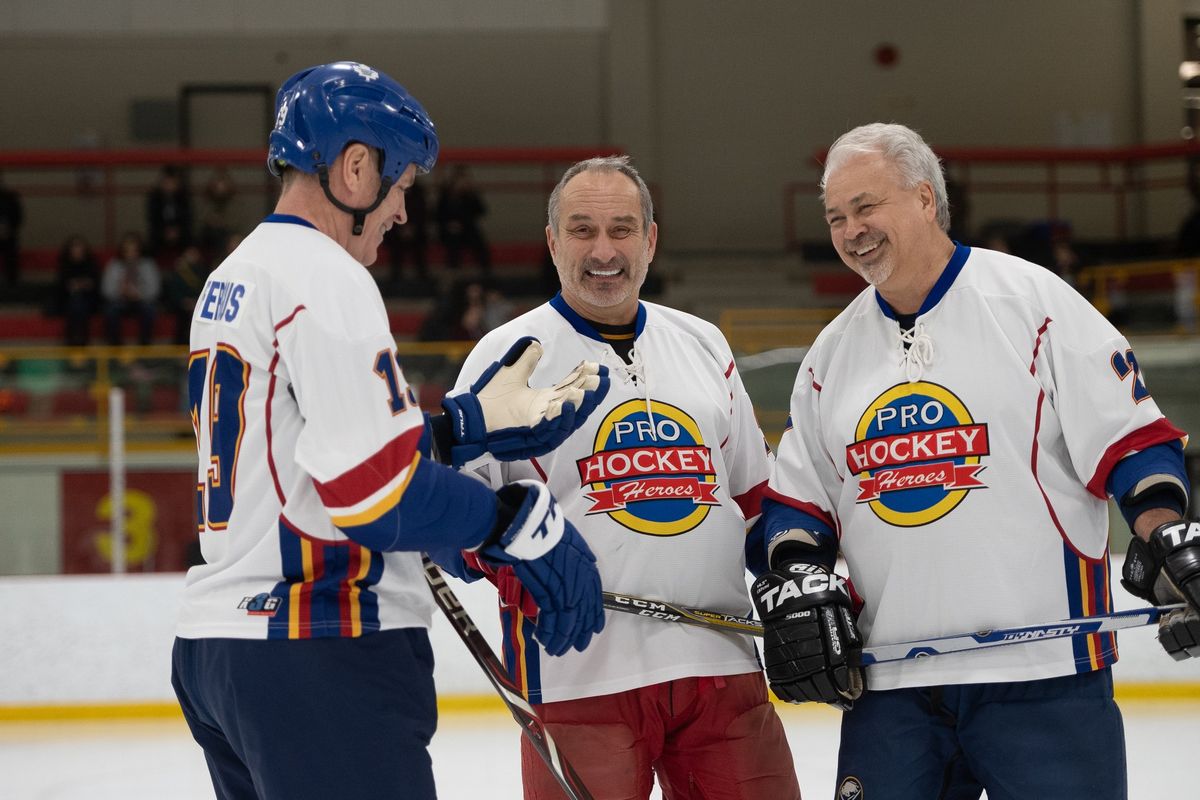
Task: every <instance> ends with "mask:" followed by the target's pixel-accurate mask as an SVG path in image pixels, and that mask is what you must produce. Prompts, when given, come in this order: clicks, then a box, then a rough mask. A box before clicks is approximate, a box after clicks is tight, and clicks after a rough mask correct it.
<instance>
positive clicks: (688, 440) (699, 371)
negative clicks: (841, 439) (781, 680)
mask: <svg viewBox="0 0 1200 800" xmlns="http://www.w3.org/2000/svg"><path fill="white" fill-rule="evenodd" d="M525 335H530V336H535V337H537V338H538V339H539V340H541V341H542V343H543V344H544V345H545V349H546V354H545V356H544V357H543V358H542V361H541V363H540V364H539V365H538V367H537V370H536V371H535V373H534V375H533V378H532V380H531V381H530V383H531V385H534V386H538V385H546V384H547V383H550V382H553V380H554V379H555V378H556V377H557V376H560V375H563V374H565V373H566V372H568V371H569V370H571V369H572V368H573V367H574V366H575V365H576V364H578V363H579V362H580V361H583V360H590V361H598V362H600V363H603V364H606V365H607V366H608V368H609V371H610V373H609V374H610V376H611V381H612V382H611V388H610V389H609V392H608V395H607V397H606V398H605V400H604V402H603V403H602V404H601V405H600V407H599V408H597V409H596V410H595V411H593V412H592V414H591V416H590V417H589V418H588V420H587V422H585V423H584V425H583V426H582V427H581V428H580V429H579V430H577V431H576V432H575V433H574V434H573V435H572V436H571V437H570V438H569V439H568V440H567V441H566V442H565V443H564V444H562V445H561V446H560V447H559V448H558V449H557V450H555V451H554V452H553V453H551V454H550V455H549V456H545V457H541V458H536V459H532V460H529V461H521V462H514V463H509V464H495V463H493V464H490V465H489V466H488V469H490V470H492V473H493V474H492V479H493V482H494V483H495V484H496V485H499V483H501V482H505V481H510V480H515V479H518V478H537V479H540V480H544V481H545V482H546V484H547V485H548V486H549V487H550V490H551V491H552V492H553V494H554V496H555V497H556V498H557V499H558V501H559V503H560V504H561V505H562V508H563V509H564V510H565V511H566V514H567V517H568V519H570V520H571V522H572V523H574V525H575V526H576V527H577V528H578V529H579V531H580V533H581V534H582V535H583V537H584V538H585V539H586V540H587V542H588V545H589V546H590V547H591V549H592V551H593V552H594V553H595V554H596V560H597V564H598V567H599V570H600V575H601V579H602V582H603V585H604V588H605V589H607V590H612V591H616V592H623V593H628V594H633V595H640V596H643V597H648V598H652V599H659V600H666V601H670V602H674V603H679V604H683V605H688V606H699V607H703V608H708V609H713V610H717V611H724V612H728V613H731V614H737V615H740V616H746V615H748V614H749V613H750V601H749V599H748V594H747V591H746V579H745V556H744V547H745V544H746V531H747V528H748V525H749V523H750V522H752V521H753V520H754V519H755V518H757V516H758V509H759V505H760V496H761V491H762V489H763V488H764V487H765V482H766V479H767V475H768V470H769V461H768V459H769V454H768V451H767V449H766V445H765V443H764V440H763V436H762V433H761V431H760V430H759V428H758V424H757V422H756V421H755V418H754V411H753V409H752V407H751V405H750V398H749V397H748V396H747V395H746V392H745V390H744V389H743V387H742V382H741V378H740V377H739V375H738V373H737V370H736V369H735V367H734V362H733V356H732V354H731V353H730V350H729V347H728V345H727V344H726V342H725V340H724V337H722V336H721V333H720V332H719V331H718V330H717V329H716V328H715V327H714V326H713V325H710V324H709V323H707V322H704V321H703V320H700V319H698V318H696V317H693V316H691V315H689V314H685V313H683V312H680V311H675V310H673V309H670V308H666V307H663V306H659V305H655V304H653V303H641V304H640V305H639V309H638V316H637V327H636V338H635V342H634V349H633V362H634V364H633V366H629V365H627V364H626V363H625V362H624V361H622V360H621V359H620V358H618V357H617V355H616V354H615V353H614V351H613V349H612V347H611V346H610V345H608V344H607V343H606V342H605V341H604V339H603V337H602V336H601V335H600V334H599V333H597V332H596V330H595V329H594V328H592V326H590V325H589V324H588V323H587V322H586V321H585V320H583V319H582V318H581V317H579V315H577V314H576V313H575V312H574V311H573V310H572V309H571V308H570V307H569V306H568V305H567V304H566V302H565V301H564V300H563V299H562V297H561V295H560V296H557V297H555V298H554V299H553V300H551V301H550V302H549V303H546V304H544V305H542V306H539V307H537V308H535V309H533V310H532V311H530V312H528V313H526V314H524V315H522V316H521V317H519V318H517V319H515V320H513V321H512V322H509V323H507V324H506V325H503V326H502V327H500V328H498V329H496V330H494V331H492V332H491V333H489V334H488V335H487V336H485V337H484V338H483V340H482V341H481V342H480V343H479V344H478V345H477V346H476V347H475V349H474V350H473V351H472V352H471V355H470V356H469V357H468V359H467V362H466V364H465V365H464V367H463V370H462V373H461V375H460V378H459V385H458V388H459V389H462V388H465V387H466V386H467V385H469V383H470V382H471V381H472V380H474V378H475V377H476V376H478V375H479V374H480V372H482V370H483V369H484V368H486V367H487V365H488V364H489V363H491V362H493V361H495V360H496V359H498V358H499V357H500V356H502V355H503V354H504V352H505V351H506V350H507V349H508V348H509V346H511V344H512V343H513V342H514V341H516V340H517V339H518V338H519V337H521V336H525ZM501 613H502V617H503V621H504V624H503V626H502V627H503V629H504V640H505V641H504V651H505V661H506V664H507V666H508V668H509V672H510V674H512V675H513V676H514V677H515V678H516V679H517V680H518V681H519V682H520V684H521V685H522V687H523V689H524V691H525V693H526V695H527V697H528V698H529V699H530V700H531V701H533V702H551V701H559V700H570V699H575V698H580V697H592V696H596V695H603V694H611V693H614V692H620V691H625V690H628V689H634V688H637V687H640V686H647V685H650V684H654V683H660V682H662V681H668V680H674V679H676V678H682V677H688V676H714V675H734V674H741V673H745V672H753V671H756V670H758V669H759V664H758V660H757V656H756V653H755V650H754V647H753V645H752V643H751V642H750V641H749V640H748V639H746V638H744V637H739V636H730V635H729V634H727V633H721V632H719V631H712V630H705V629H702V628H697V627H691V626H688V625H680V624H673V623H664V622H660V621H656V620H652V619H644V618H641V617H638V616H635V615H630V614H621V613H609V614H608V618H607V621H606V625H605V628H604V631H603V632H602V633H600V634H599V635H598V636H597V637H596V638H594V639H593V640H592V642H591V644H590V645H589V647H588V648H587V649H586V650H585V651H584V652H582V653H580V652H577V651H574V650H572V651H570V652H568V653H567V654H566V655H564V656H561V657H557V658H554V657H550V656H547V655H545V653H544V652H542V651H541V649H540V648H539V647H538V645H537V643H536V641H534V640H533V638H532V631H533V625H532V624H531V623H530V622H529V621H528V620H527V619H526V618H524V617H523V616H522V615H521V613H520V610H519V609H517V608H514V607H506V608H502V609H501Z"/></svg>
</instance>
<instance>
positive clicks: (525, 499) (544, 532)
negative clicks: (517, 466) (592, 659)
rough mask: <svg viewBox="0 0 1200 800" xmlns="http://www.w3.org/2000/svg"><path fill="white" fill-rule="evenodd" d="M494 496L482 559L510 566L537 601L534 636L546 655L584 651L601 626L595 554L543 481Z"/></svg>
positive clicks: (519, 485) (522, 482)
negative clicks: (495, 507)
mask: <svg viewBox="0 0 1200 800" xmlns="http://www.w3.org/2000/svg"><path fill="white" fill-rule="evenodd" d="M496 494H497V495H498V496H499V498H500V509H501V510H500V514H501V521H500V523H499V524H498V526H497V528H498V530H497V531H496V534H495V537H494V539H493V540H492V541H490V542H486V543H484V544H483V545H481V546H480V547H479V549H478V551H477V552H478V555H479V558H480V560H481V561H483V562H485V563H488V564H490V565H491V566H494V567H496V568H498V569H499V568H502V567H504V566H509V567H511V568H512V572H513V575H515V576H516V578H517V580H519V581H520V583H521V586H523V587H524V588H525V590H526V591H528V592H529V594H530V596H531V597H532V598H533V601H534V603H536V605H537V626H536V628H535V629H534V636H535V637H536V638H537V640H538V641H539V642H541V644H542V647H543V648H545V650H546V652H547V653H549V654H550V655H552V656H561V655H562V654H563V653H565V652H567V651H568V650H570V649H571V648H572V647H574V648H575V649H576V650H580V651H582V650H583V649H584V648H585V647H587V646H588V643H589V642H590V641H591V640H592V635H593V634H597V633H599V632H600V631H601V630H603V629H604V598H603V596H602V593H601V590H600V573H599V572H598V571H597V570H596V557H595V556H594V555H592V551H591V549H590V548H588V546H587V542H585V541H584V540H583V537H582V536H580V535H579V532H578V531H577V530H575V526H574V525H572V524H571V523H570V522H569V521H568V520H567V518H566V515H565V514H563V512H562V509H561V508H559V506H558V503H557V502H556V501H555V500H554V497H553V496H552V495H551V494H550V490H549V489H547V488H546V485H545V484H543V483H539V482H538V481H531V480H520V481H515V482H513V483H510V484H508V485H507V486H504V487H502V488H501V489H500V490H499V491H498V492H496Z"/></svg>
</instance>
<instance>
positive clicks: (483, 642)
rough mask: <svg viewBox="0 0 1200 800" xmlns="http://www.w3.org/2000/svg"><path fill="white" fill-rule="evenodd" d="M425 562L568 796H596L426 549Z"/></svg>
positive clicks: (435, 588)
mask: <svg viewBox="0 0 1200 800" xmlns="http://www.w3.org/2000/svg"><path fill="white" fill-rule="evenodd" d="M421 565H422V566H423V567H424V568H425V580H426V582H428V584H429V590H430V591H431V592H433V599H434V602H436V603H437V604H438V608H440V609H442V611H443V612H445V614H446V618H447V619H449V620H450V624H451V626H453V627H454V630H455V632H457V633H458V636H459V638H460V639H462V640H463V644H465V645H466V646H467V649H468V650H470V651H471V655H473V656H475V661H476V662H477V663H478V664H479V666H481V667H482V668H483V671H484V673H485V674H486V675H487V677H488V680H489V681H491V682H492V686H493V687H494V688H495V689H496V692H497V693H498V694H499V695H500V699H501V700H503V701H504V705H506V706H508V710H509V711H510V712H511V713H512V715H513V719H515V720H516V721H517V724H518V725H520V726H521V733H523V734H525V736H526V737H527V738H528V739H529V741H530V743H531V744H532V745H533V749H534V750H537V752H538V755H540V756H541V757H542V760H543V761H545V762H546V767H547V768H549V770H550V773H551V774H552V775H553V776H554V777H555V778H556V779H557V780H558V783H559V785H560V786H561V787H562V790H563V791H564V792H566V794H567V797H568V798H570V800H595V798H594V797H593V795H592V793H591V792H589V791H588V790H587V787H586V786H584V785H583V781H582V780H580V778H579V774H578V773H577V772H575V770H574V768H572V767H571V765H570V763H568V761H567V759H566V757H565V756H563V755H562V753H560V752H559V751H558V746H557V745H556V744H555V743H554V739H552V738H551V737H550V733H549V732H548V731H547V730H546V729H545V727H544V726H543V725H542V721H541V720H540V719H538V716H537V714H536V713H535V712H534V710H533V708H532V707H530V705H529V703H527V702H526V701H525V698H524V697H522V696H521V691H520V689H519V688H518V687H517V686H516V684H514V683H513V681H512V679H511V678H509V677H508V671H507V670H505V669H504V665H503V664H502V663H500V659H499V658H497V657H496V654H495V652H493V650H492V648H491V645H489V644H488V643H487V639H484V638H483V634H481V633H480V632H479V629H478V628H476V627H475V623H474V621H472V619H471V616H470V614H468V613H467V610H466V609H465V608H463V604H462V603H461V602H459V600H458V596H457V595H455V594H454V590H453V589H451V588H450V586H449V585H448V584H447V583H446V578H445V577H444V576H443V575H442V571H441V570H439V569H438V568H437V565H436V564H434V563H433V561H431V560H430V558H429V556H427V555H425V554H424V553H422V554H421Z"/></svg>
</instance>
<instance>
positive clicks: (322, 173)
mask: <svg viewBox="0 0 1200 800" xmlns="http://www.w3.org/2000/svg"><path fill="white" fill-rule="evenodd" d="M317 178H318V179H319V180H320V181H321V188H322V189H324V190H325V199H326V200H328V201H329V202H331V203H333V204H334V205H335V206H337V207H338V208H339V209H341V210H342V211H345V212H346V213H347V214H349V215H351V217H353V218H354V227H353V228H352V229H351V233H353V234H354V235H355V236H361V235H362V231H363V225H364V224H365V223H366V221H367V214H370V213H371V212H372V211H374V210H375V209H377V208H379V204H380V203H382V202H383V198H385V197H387V193H388V192H389V191H390V190H391V188H392V179H391V178H385V177H383V176H380V178H379V194H378V195H376V196H375V202H374V203H371V205H369V206H367V207H366V208H352V207H351V206H348V205H346V204H345V203H343V202H342V201H341V200H338V199H337V198H336V197H334V196H333V192H331V191H330V190H329V168H328V167H326V166H325V165H324V164H321V165H320V166H318V167H317Z"/></svg>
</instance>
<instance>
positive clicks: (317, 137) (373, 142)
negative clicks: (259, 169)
mask: <svg viewBox="0 0 1200 800" xmlns="http://www.w3.org/2000/svg"><path fill="white" fill-rule="evenodd" d="M351 142H361V143H363V144H365V145H367V146H369V147H374V148H378V149H379V151H380V152H381V154H382V158H381V163H380V171H381V174H382V177H383V179H384V180H385V181H386V184H387V186H389V187H390V186H391V185H392V184H394V183H395V182H396V181H398V180H399V179H400V176H401V175H402V174H404V170H405V169H407V168H408V165H409V164H416V165H417V169H418V171H419V172H428V171H429V170H431V169H433V165H434V162H436V161H437V155H438V137H437V132H436V131H435V130H434V127H433V121H432V120H430V119H429V115H428V114H426V113H425V109H424V108H422V107H421V104H420V103H418V102H417V101H416V99H415V98H414V97H413V96H412V95H410V94H409V93H408V91H407V90H406V89H405V88H404V87H403V86H401V85H400V84H398V83H396V81H394V80H392V79H391V78H389V77H388V76H387V75H385V74H383V73H382V72H379V71H378V70H374V69H372V68H371V67H368V66H367V65H365V64H359V63H357V62H355V61H336V62H334V63H332V64H323V65H321V66H316V67H309V68H308V69H305V70H301V71H300V72H297V73H296V74H295V75H293V76H292V77H290V78H288V79H287V81H285V82H284V84H283V86H281V87H280V89H279V93H278V94H277V95H276V96H275V129H274V130H272V131H271V139H270V145H269V148H268V151H267V168H268V169H269V170H271V174H272V175H279V174H281V173H282V171H283V167H284V166H290V167H295V168H296V169H299V170H301V171H303V172H308V173H318V174H322V173H324V172H325V169H324V168H328V167H329V165H331V164H332V163H333V161H334V159H336V158H337V157H338V156H339V155H340V154H341V152H342V150H343V149H345V147H346V145H348V144H350V143H351Z"/></svg>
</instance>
